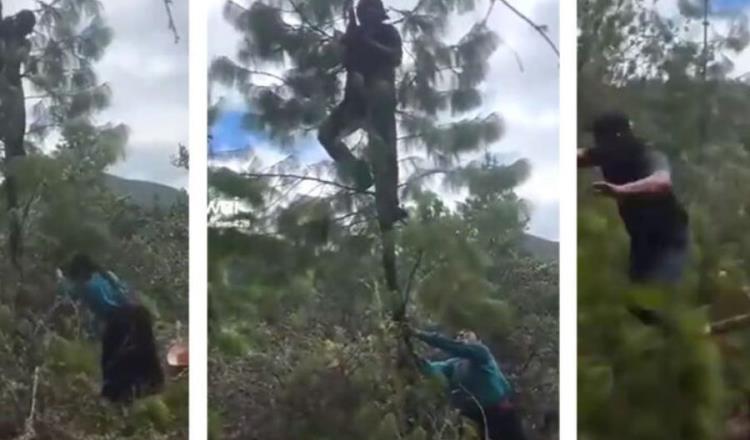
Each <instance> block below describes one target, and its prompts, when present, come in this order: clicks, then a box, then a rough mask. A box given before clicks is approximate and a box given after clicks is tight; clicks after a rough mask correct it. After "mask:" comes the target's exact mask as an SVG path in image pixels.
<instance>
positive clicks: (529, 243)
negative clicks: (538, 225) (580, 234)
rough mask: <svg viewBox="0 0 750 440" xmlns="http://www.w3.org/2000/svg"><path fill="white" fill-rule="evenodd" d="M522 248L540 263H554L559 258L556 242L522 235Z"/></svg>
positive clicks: (558, 245) (558, 247)
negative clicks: (540, 261)
mask: <svg viewBox="0 0 750 440" xmlns="http://www.w3.org/2000/svg"><path fill="white" fill-rule="evenodd" d="M522 246H523V248H524V249H525V250H526V251H527V252H529V253H530V254H531V255H533V256H535V257H537V258H539V259H540V260H542V261H546V262H555V261H558V259H559V257H560V256H559V251H560V244H559V243H558V242H556V241H550V240H545V239H544V238H541V237H537V236H535V235H531V234H524V236H523V242H522Z"/></svg>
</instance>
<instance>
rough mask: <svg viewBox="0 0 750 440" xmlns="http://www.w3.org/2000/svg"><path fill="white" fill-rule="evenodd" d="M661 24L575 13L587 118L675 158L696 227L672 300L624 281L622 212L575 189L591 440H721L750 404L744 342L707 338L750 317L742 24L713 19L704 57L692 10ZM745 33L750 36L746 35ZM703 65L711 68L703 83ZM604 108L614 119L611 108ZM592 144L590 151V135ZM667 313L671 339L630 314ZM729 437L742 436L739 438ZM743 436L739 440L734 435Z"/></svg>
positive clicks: (617, 8)
mask: <svg viewBox="0 0 750 440" xmlns="http://www.w3.org/2000/svg"><path fill="white" fill-rule="evenodd" d="M688 3H690V4H692V3H694V2H680V6H681V15H679V16H677V17H664V16H662V15H660V14H659V13H658V12H657V11H656V10H655V9H652V6H651V5H650V3H648V2H642V1H638V0H629V1H623V2H617V4H612V3H611V2H604V1H597V0H594V1H585V2H579V30H580V37H579V60H580V63H579V72H578V73H579V119H580V120H581V123H583V124H585V123H587V122H588V121H590V120H591V119H592V117H593V115H594V114H596V113H597V112H600V111H602V110H607V109H612V108H618V109H621V110H624V111H626V112H628V113H629V114H630V115H631V117H632V119H633V121H634V127H635V130H636V133H637V134H638V135H639V136H642V137H643V138H644V139H646V140H647V141H648V142H649V143H652V144H653V145H654V146H655V147H656V148H659V149H661V150H662V151H664V152H666V153H667V154H668V155H669V156H670V158H671V162H672V174H673V179H674V181H675V187H676V190H677V192H678V196H679V197H680V198H681V199H682V200H683V201H684V202H685V203H686V205H687V207H688V210H689V212H690V217H691V235H692V240H693V243H692V245H691V246H692V249H691V250H692V261H691V265H690V267H689V270H688V271H687V277H686V279H685V280H684V283H682V285H681V286H680V287H678V288H675V289H674V290H673V291H663V290H659V289H642V288H635V287H634V286H631V285H630V284H629V283H628V281H627V280H626V267H627V238H626V235H625V233H624V230H623V228H622V226H621V221H620V220H619V218H618V217H617V214H616V212H615V208H614V206H613V203H611V202H610V201H600V200H596V199H595V198H594V196H593V195H592V194H593V193H592V191H589V190H587V189H586V188H587V187H588V185H590V182H591V178H590V176H588V175H587V173H584V174H583V175H582V177H581V179H580V180H579V188H580V191H579V207H580V209H579V221H578V225H579V243H578V246H579V260H578V264H579V266H578V267H579V269H578V273H579V308H578V311H579V335H581V337H580V338H579V353H578V356H579V357H578V360H579V361H578V365H579V416H580V423H579V429H580V433H581V435H582V436H584V437H585V438H592V439H597V438H608V439H613V438H614V439H617V438H623V439H625V438H644V439H657V438H659V439H662V438H686V439H715V438H724V437H723V436H724V435H725V434H726V432H727V431H728V427H727V426H728V425H727V426H725V423H724V422H725V421H726V420H728V419H729V418H730V415H731V414H733V413H734V411H735V410H737V411H740V410H741V409H742V407H743V405H744V403H743V402H744V400H745V399H746V396H747V391H748V389H747V379H746V375H745V373H740V371H743V372H744V371H745V370H746V368H745V367H746V366H747V362H748V352H747V344H746V340H747V331H746V330H739V331H737V332H736V333H732V334H728V335H725V336H706V335H705V334H704V329H705V327H706V326H707V325H708V324H709V323H710V322H712V321H714V320H720V319H723V318H728V317H730V316H735V315H737V314H741V313H747V312H748V311H750V302H748V300H747V296H746V293H745V292H747V285H746V283H747V274H748V272H747V271H748V267H747V264H746V261H749V260H748V259H747V256H746V255H745V253H746V252H747V246H746V245H745V241H746V240H745V239H744V238H743V237H744V235H745V234H744V233H743V232H742V230H743V226H742V225H745V224H746V220H745V205H746V200H744V198H743V197H741V196H740V195H738V194H736V193H737V191H735V190H733V189H732V188H737V187H741V186H742V185H744V184H745V182H746V179H747V177H748V174H747V173H746V171H745V170H746V169H747V168H746V167H747V165H748V163H747V153H748V147H750V144H748V143H747V130H748V120H747V118H745V117H739V115H740V114H742V113H746V112H747V111H748V110H749V108H748V102H750V101H748V99H747V98H748V93H749V92H750V88H749V87H748V85H747V84H746V83H743V82H742V81H740V80H738V79H735V78H732V76H734V74H733V71H732V64H731V61H730V58H731V57H732V56H734V55H735V54H736V53H738V52H741V51H742V50H744V48H745V47H746V43H743V44H740V43H741V40H742V38H736V37H735V36H739V35H742V34H743V33H744V32H746V23H747V20H746V19H744V18H743V17H730V18H721V17H715V18H714V19H713V26H714V27H716V28H717V29H729V31H728V33H725V34H721V33H713V32H712V33H711V38H710V39H709V44H708V46H707V47H706V51H705V52H704V48H703V46H702V39H701V38H700V37H698V35H701V36H702V33H700V32H698V31H699V30H700V27H697V24H696V22H695V21H694V20H693V18H692V17H694V15H695V14H696V13H700V14H702V9H700V12H697V11H695V10H692V9H690V7H689V6H690V4H688ZM743 23H744V24H743ZM704 63H705V65H706V66H707V69H706V75H705V81H704V79H703V78H704V75H703V72H704V70H703V67H704ZM605 106H606V107H605ZM581 139H583V140H584V142H589V141H590V139H588V138H586V135H585V134H583V133H582V134H581ZM632 304H636V305H641V306H645V307H655V308H657V309H659V310H663V311H664V313H665V314H666V316H667V319H669V320H670V321H671V322H673V323H674V328H675V330H674V331H673V332H672V333H670V334H664V333H662V332H659V331H658V330H655V329H648V328H644V326H643V325H641V324H640V323H638V321H636V320H635V319H634V318H633V317H631V316H629V315H628V313H627V309H626V307H627V306H628V305H632ZM732 438H734V437H732ZM737 438H740V437H737Z"/></svg>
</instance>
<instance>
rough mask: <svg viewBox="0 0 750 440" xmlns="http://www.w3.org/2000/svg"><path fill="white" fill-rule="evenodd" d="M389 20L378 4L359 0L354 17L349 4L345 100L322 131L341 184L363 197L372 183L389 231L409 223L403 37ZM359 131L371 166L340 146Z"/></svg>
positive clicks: (343, 40)
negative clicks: (403, 173)
mask: <svg viewBox="0 0 750 440" xmlns="http://www.w3.org/2000/svg"><path fill="white" fill-rule="evenodd" d="M357 18H358V19H359V24H357ZM387 18H388V15H387V14H386V11H385V8H384V7H383V3H382V2H381V1H380V0H360V2H359V3H358V4H357V10H356V14H355V12H354V6H353V4H352V3H350V4H349V9H348V20H349V23H348V27H347V30H346V33H345V34H344V36H343V37H342V38H341V43H342V45H343V48H344V55H343V64H344V67H345V68H346V73H347V75H346V87H345V91H344V100H343V101H342V102H341V103H340V104H339V105H338V106H337V107H336V108H335V109H334V110H333V112H332V113H331V114H330V115H329V116H328V118H327V119H326V120H325V121H324V122H323V124H322V125H321V126H320V129H319V131H318V139H319V141H320V143H321V145H323V147H324V148H325V149H326V151H327V152H328V154H329V155H330V156H331V158H332V159H333V160H334V161H336V165H337V167H338V170H339V175H340V176H341V177H342V178H344V179H345V180H348V181H351V182H353V184H354V186H355V187H356V188H357V190H359V191H365V190H367V189H368V188H370V187H371V186H372V184H373V180H374V183H375V202H376V207H377V212H378V218H379V221H380V225H381V228H383V229H386V230H387V229H390V227H391V226H392V225H393V223H395V222H397V221H399V220H401V219H403V218H405V217H406V212H405V211H404V210H403V209H401V208H400V207H399V201H398V158H397V140H396V88H395V81H396V74H395V69H396V68H397V67H398V66H399V65H400V64H401V57H402V47H401V36H400V35H399V33H398V30H396V28H395V27H393V26H391V25H389V24H386V23H384V21H385V20H386V19H387ZM361 128H363V129H365V130H366V131H367V134H368V138H369V147H368V151H367V155H368V156H369V159H370V161H369V162H370V163H369V164H368V162H367V161H365V160H363V159H360V158H357V157H355V156H354V154H353V153H352V151H351V150H350V149H349V147H347V145H346V144H345V143H344V142H343V140H342V139H343V138H344V137H346V136H348V135H350V134H352V133H353V132H354V131H356V130H359V129H361ZM370 166H372V173H371V172H370ZM373 174H374V179H373Z"/></svg>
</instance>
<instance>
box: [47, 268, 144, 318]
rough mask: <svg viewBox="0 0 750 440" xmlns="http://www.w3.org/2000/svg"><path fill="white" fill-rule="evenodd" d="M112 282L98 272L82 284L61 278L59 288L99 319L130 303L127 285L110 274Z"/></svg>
mask: <svg viewBox="0 0 750 440" xmlns="http://www.w3.org/2000/svg"><path fill="white" fill-rule="evenodd" d="M112 279H113V281H114V283H112V282H110V281H109V280H108V279H107V278H105V277H104V276H103V275H101V274H99V273H95V274H94V275H92V276H91V279H89V280H88V281H86V282H85V283H83V284H78V283H75V282H73V281H71V280H68V279H67V278H63V280H62V282H61V283H60V290H61V293H62V294H63V295H67V296H70V297H71V298H73V299H76V300H80V301H81V302H83V303H84V304H85V305H86V306H87V307H88V308H89V309H90V310H91V311H92V312H93V313H94V316H96V317H97V318H99V319H106V318H107V317H108V316H110V315H111V314H112V312H113V311H116V310H118V309H120V308H121V307H123V306H125V305H128V304H131V303H132V301H131V298H130V296H129V294H128V288H127V286H126V285H125V284H124V283H122V282H121V281H119V280H118V279H117V277H115V276H114V274H112Z"/></svg>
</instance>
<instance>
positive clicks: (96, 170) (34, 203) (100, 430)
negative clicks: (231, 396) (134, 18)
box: [0, 0, 188, 439]
mask: <svg viewBox="0 0 750 440" xmlns="http://www.w3.org/2000/svg"><path fill="white" fill-rule="evenodd" d="M29 3H31V2H29ZM34 5H35V6H37V7H38V9H35V12H36V13H37V18H38V22H39V24H38V28H37V32H36V33H35V34H34V35H33V42H32V43H33V50H32V63H30V64H31V65H32V66H35V68H33V69H31V70H29V72H27V76H26V79H25V82H24V87H25V88H26V89H27V91H33V92H34V93H28V92H27V96H29V97H30V99H29V102H30V104H29V105H31V107H32V110H33V112H32V113H33V117H31V118H30V120H31V121H30V126H29V127H28V133H27V138H26V139H27V143H28V144H29V145H30V146H32V147H33V148H29V149H28V152H29V155H28V156H26V157H24V158H21V159H18V160H14V161H13V162H12V163H10V164H7V166H6V167H5V168H4V169H3V170H2V171H3V173H4V174H5V175H7V173H9V172H14V173H15V175H16V176H18V186H19V195H20V197H19V200H20V204H19V205H20V207H21V211H22V212H21V221H22V225H23V234H24V239H25V248H26V249H25V255H24V259H23V261H22V262H21V263H22V269H23V270H22V271H21V273H19V271H17V270H16V269H15V268H14V267H11V265H10V263H9V257H8V255H7V252H6V246H2V247H0V369H2V371H3V374H2V379H0V407H2V408H3V411H2V415H0V438H16V437H19V436H20V435H21V434H22V433H23V432H24V429H25V427H24V421H25V419H26V418H27V417H28V416H29V411H30V407H31V402H32V401H36V407H35V413H34V419H33V422H34V427H35V430H36V432H37V434H38V438H60V439H67V438H73V439H83V438H86V439H97V438H101V439H114V438H131V437H132V438H145V439H166V438H185V437H186V435H187V417H188V411H187V408H188V406H187V405H188V396H187V378H186V377H184V376H182V377H175V378H173V380H170V381H169V383H168V385H167V388H166V391H165V392H164V393H163V394H162V395H160V396H154V397H151V398H149V399H146V400H144V401H141V402H138V403H137V404H136V405H135V406H134V407H132V408H130V409H121V408H117V407H109V406H107V405H106V404H104V402H103V401H100V400H99V398H98V395H99V387H100V379H99V376H100V368H99V355H98V353H99V350H100V347H99V343H98V338H97V337H96V335H94V334H92V328H91V326H90V323H91V322H92V319H91V317H90V316H89V315H88V312H87V311H86V310H84V309H83V308H82V307H81V306H80V305H78V304H73V303H71V302H70V301H68V300H66V299H64V298H63V297H61V296H60V295H58V294H57V292H56V291H57V289H56V283H55V279H54V278H55V276H54V272H55V269H56V268H57V267H60V266H61V265H62V264H63V263H64V262H65V261H67V260H68V259H69V258H70V257H71V256H72V254H74V253H76V252H88V253H90V254H92V255H93V256H94V258H95V259H96V260H97V261H98V262H100V263H101V264H102V266H104V267H107V268H109V269H112V270H114V271H115V272H116V273H117V274H118V276H120V277H122V278H123V279H124V280H126V281H127V282H128V284H129V285H131V286H133V287H134V288H136V289H137V291H138V293H139V294H140V296H141V299H142V300H143V302H144V304H145V305H146V306H147V307H148V308H150V309H151V311H152V312H153V313H154V316H155V322H156V324H155V326H156V328H155V331H156V334H157V340H158V345H159V346H160V347H164V346H165V344H167V343H169V342H170V341H171V340H173V339H174V338H176V337H179V336H180V335H179V333H181V332H183V331H184V330H182V329H180V324H178V323H185V322H186V319H187V270H188V269H187V268H188V265H187V264H188V263H187V251H188V249H187V242H188V232H187V206H186V205H185V204H181V205H175V206H173V207H172V209H170V210H166V211H162V212H157V211H156V210H146V209H143V208H140V207H138V206H134V205H131V204H130V203H129V202H128V201H127V200H126V199H124V198H123V197H121V196H119V195H117V194H115V193H113V192H111V191H110V189H109V187H108V185H107V184H106V176H105V175H104V172H105V170H106V169H107V168H108V167H109V166H110V165H112V164H114V163H115V162H116V161H118V160H120V159H121V158H122V155H123V151H124V148H125V146H126V144H127V142H128V129H127V127H126V126H124V125H115V124H109V123H103V124H102V123H99V122H97V121H96V118H95V115H96V113H97V112H98V111H99V110H101V109H103V108H105V107H107V105H108V104H109V93H110V91H109V89H108V87H107V86H106V84H102V83H100V82H99V80H98V78H97V76H96V73H95V71H94V64H95V62H96V61H98V60H99V59H100V58H101V57H102V56H103V55H104V53H105V51H106V49H107V46H108V45H109V43H110V41H111V40H112V38H113V36H112V32H111V30H110V29H109V27H108V26H107V24H106V22H105V18H104V13H105V12H104V8H103V6H102V4H101V3H100V2H98V1H95V0H58V1H52V2H35V3H34ZM36 93H38V94H36ZM165 160H169V159H168V158H165ZM3 201H4V200H3ZM0 211H1V212H0V231H7V229H8V227H7V223H8V220H9V219H8V215H7V210H6V207H5V206H3V207H2V209H0ZM7 239H8V237H7V235H6V234H4V233H3V234H0V241H2V242H3V243H5V242H6V241H7ZM183 327H185V326H184V325H183ZM35 371H37V372H38V376H37V377H38V383H37V385H38V388H37V390H36V393H34V391H33V384H34V382H35V381H34V376H35V375H34V372H35Z"/></svg>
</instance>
